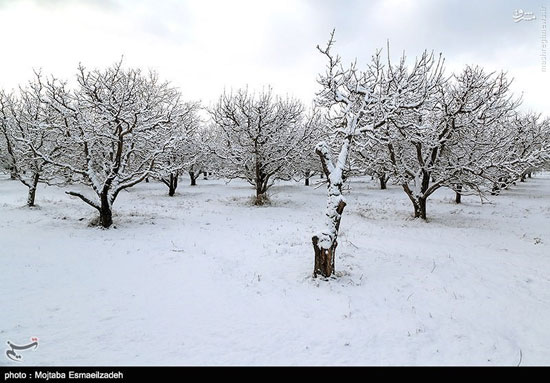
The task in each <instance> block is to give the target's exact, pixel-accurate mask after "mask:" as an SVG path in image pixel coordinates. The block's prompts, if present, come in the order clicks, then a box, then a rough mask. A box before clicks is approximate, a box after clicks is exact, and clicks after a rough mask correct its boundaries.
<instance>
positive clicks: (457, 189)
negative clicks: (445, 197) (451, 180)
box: [455, 185, 462, 203]
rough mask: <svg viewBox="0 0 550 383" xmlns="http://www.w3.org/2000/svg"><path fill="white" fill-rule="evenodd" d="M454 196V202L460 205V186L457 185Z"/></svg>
mask: <svg viewBox="0 0 550 383" xmlns="http://www.w3.org/2000/svg"><path fill="white" fill-rule="evenodd" d="M455 193H456V196H455V202H456V203H461V202H462V185H457V186H456V190H455Z"/></svg>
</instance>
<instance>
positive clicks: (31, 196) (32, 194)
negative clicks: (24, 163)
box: [27, 173, 40, 207]
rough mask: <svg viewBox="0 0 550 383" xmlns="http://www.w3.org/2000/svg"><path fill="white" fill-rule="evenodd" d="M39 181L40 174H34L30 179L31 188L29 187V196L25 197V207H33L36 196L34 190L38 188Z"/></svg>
mask: <svg viewBox="0 0 550 383" xmlns="http://www.w3.org/2000/svg"><path fill="white" fill-rule="evenodd" d="M39 179H40V174H38V173H35V174H34V175H33V177H32V181H31V186H30V187H29V194H28V195H27V206H29V207H33V206H34V198H35V196H36V188H37V186H38V180H39Z"/></svg>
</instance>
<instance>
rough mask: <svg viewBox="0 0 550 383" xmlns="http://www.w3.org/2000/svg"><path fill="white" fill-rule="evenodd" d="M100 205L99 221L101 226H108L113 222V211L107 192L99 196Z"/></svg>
mask: <svg viewBox="0 0 550 383" xmlns="http://www.w3.org/2000/svg"><path fill="white" fill-rule="evenodd" d="M100 200H101V206H100V210H99V223H100V225H101V226H103V227H109V226H111V225H112V224H113V212H112V210H111V204H110V203H109V198H108V196H107V194H106V193H105V194H102V195H101V196H100Z"/></svg>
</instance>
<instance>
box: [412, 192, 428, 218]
mask: <svg viewBox="0 0 550 383" xmlns="http://www.w3.org/2000/svg"><path fill="white" fill-rule="evenodd" d="M413 205H414V217H415V218H422V219H423V220H426V198H425V197H417V198H416V200H415V201H414V202H413Z"/></svg>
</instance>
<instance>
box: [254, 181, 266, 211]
mask: <svg viewBox="0 0 550 383" xmlns="http://www.w3.org/2000/svg"><path fill="white" fill-rule="evenodd" d="M268 201H269V197H268V196H267V183H266V182H260V181H256V198H255V200H254V205H258V206H262V205H265V204H266V203H268Z"/></svg>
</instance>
